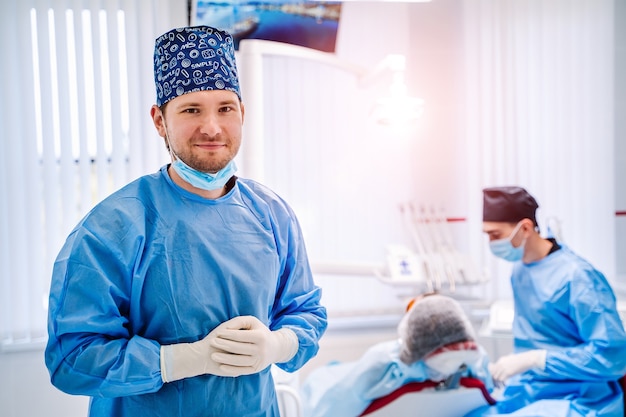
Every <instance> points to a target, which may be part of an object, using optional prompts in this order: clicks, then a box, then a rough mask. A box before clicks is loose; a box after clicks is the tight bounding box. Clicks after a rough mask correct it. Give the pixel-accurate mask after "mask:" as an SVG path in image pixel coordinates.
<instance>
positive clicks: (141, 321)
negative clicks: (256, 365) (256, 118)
mask: <svg viewBox="0 0 626 417" xmlns="http://www.w3.org/2000/svg"><path fill="white" fill-rule="evenodd" d="M320 297H321V290H320V289H319V288H318V287H317V286H315V285H314V282H313V279H312V274H311V271H310V267H309V263H308V259H307V255H306V250H305V245H304V242H303V240H302V234H301V231H300V227H299V225H298V223H297V220H296V217H295V215H294V213H293V212H292V210H291V209H290V208H289V207H288V205H287V204H286V203H285V202H284V201H283V200H282V199H281V198H279V197H278V196H277V195H276V194H274V193H273V192H272V191H270V190H269V189H267V188H266V187H264V186H262V185H260V184H258V183H256V182H254V181H251V180H246V179H237V181H236V184H235V186H234V188H233V189H232V190H231V191H229V192H228V194H226V195H225V196H223V197H221V198H219V199H217V200H207V199H204V198H202V197H200V196H197V195H195V194H193V193H189V192H187V191H185V190H183V189H182V188H180V187H178V186H177V185H175V184H174V183H173V182H172V180H171V179H170V177H169V175H168V173H167V167H163V168H161V170H160V171H159V172H157V173H155V174H153V175H148V176H145V177H142V178H140V179H138V180H136V181H134V182H133V183H131V184H129V185H127V186H126V187H124V188H122V189H121V190H119V191H118V192H116V193H114V194H113V195H111V196H110V197H108V198H107V199H105V200H104V201H103V202H102V203H100V204H99V205H97V206H96V207H95V208H94V209H93V210H92V211H91V212H90V213H89V214H88V215H87V216H86V217H85V218H84V219H83V220H82V221H81V222H80V223H79V224H78V226H77V227H76V228H75V229H74V230H73V231H72V232H71V234H70V236H69V237H68V239H67V241H66V243H65V245H64V246H63V248H62V250H61V252H60V253H59V255H58V258H57V260H56V262H55V265H54V271H53V276H52V284H51V290H50V303H49V320H48V332H49V341H48V345H47V347H46V352H45V361H46V365H47V367H48V369H49V372H50V375H51V380H52V383H53V384H54V385H55V386H56V387H58V388H59V389H61V390H63V391H65V392H67V393H71V394H80V395H87V396H91V397H92V400H91V402H90V414H89V415H90V416H91V417H100V416H115V417H125V416H128V417H137V416H163V417H175V416H181V417H182V416H184V417H194V416H203V417H209V416H216V417H217V416H220V417H227V416H233V417H234V416H237V417H241V416H248V417H254V416H275V417H277V416H278V406H277V401H276V395H275V392H274V385H273V383H272V378H271V375H270V368H269V367H268V368H267V369H265V370H264V371H262V372H260V373H258V374H254V375H247V376H241V377H237V378H225V377H219V376H214V375H202V376H198V377H194V378H187V379H183V380H179V381H175V382H172V383H167V384H164V383H163V382H162V380H161V371H160V363H159V352H160V346H161V345H167V344H172V343H181V342H195V341H197V340H200V339H202V338H204V337H205V336H206V335H207V334H208V333H209V332H210V331H211V330H212V329H214V328H215V327H216V326H217V325H219V324H220V323H222V322H224V321H226V320H229V319H231V318H233V317H236V316H243V315H253V316H256V317H257V318H259V319H260V320H261V321H262V322H264V323H265V324H266V325H268V326H269V327H270V328H271V329H278V328H281V327H284V326H288V327H290V328H291V329H292V330H294V331H295V333H296V334H297V336H298V340H299V344H300V347H299V350H298V352H297V353H296V355H295V356H294V357H293V359H291V360H290V361H289V362H287V363H284V364H280V365H279V366H280V367H281V368H283V369H285V370H287V371H294V370H296V369H298V368H300V367H301V366H302V365H304V363H305V362H307V361H308V360H309V359H310V358H311V357H312V356H314V355H315V354H316V352H317V350H318V340H319V338H320V337H321V335H322V334H323V333H324V331H325V329H326V310H325V308H324V307H322V306H321V305H320V303H319V302H320Z"/></svg>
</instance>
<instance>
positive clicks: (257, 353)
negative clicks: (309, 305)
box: [211, 316, 299, 376]
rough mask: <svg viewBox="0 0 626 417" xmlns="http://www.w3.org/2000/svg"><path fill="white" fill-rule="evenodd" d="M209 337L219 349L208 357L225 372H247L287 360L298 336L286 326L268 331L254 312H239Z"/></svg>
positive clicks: (238, 374) (235, 373)
mask: <svg viewBox="0 0 626 417" xmlns="http://www.w3.org/2000/svg"><path fill="white" fill-rule="evenodd" d="M224 324H225V325H226V326H224V327H222V328H221V329H220V331H219V332H218V333H217V334H216V336H217V337H216V338H215V339H212V340H211V345H212V346H213V347H214V348H216V349H218V350H219V351H221V352H216V353H213V354H212V355H211V358H212V359H213V360H214V361H215V362H218V363H220V364H221V366H220V370H221V371H222V372H223V373H226V374H227V375H229V376H240V375H250V374H255V373H257V372H260V371H262V370H263V369H265V368H267V367H268V366H270V365H271V364H273V363H282V362H287V361H289V360H290V359H291V358H293V357H294V355H295V354H296V352H297V351H298V347H299V344H298V336H296V334H295V332H294V331H293V330H291V329H288V328H282V329H278V330H275V331H271V330H270V329H269V328H268V327H267V326H266V325H265V324H263V323H262V322H261V321H260V320H259V319H257V318H256V317H254V316H239V317H235V318H233V319H231V320H228V321H227V322H224Z"/></svg>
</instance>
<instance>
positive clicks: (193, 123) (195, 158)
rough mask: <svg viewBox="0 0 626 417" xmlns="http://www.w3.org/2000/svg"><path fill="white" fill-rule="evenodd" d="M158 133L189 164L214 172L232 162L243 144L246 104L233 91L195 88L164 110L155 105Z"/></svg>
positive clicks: (153, 116) (153, 109)
mask: <svg viewBox="0 0 626 417" xmlns="http://www.w3.org/2000/svg"><path fill="white" fill-rule="evenodd" d="M151 114H152V118H153V122H154V125H155V127H156V128H157V130H158V132H159V135H161V137H164V138H165V139H166V140H167V141H168V143H169V146H170V148H171V151H172V152H173V153H174V155H172V158H174V157H178V158H180V159H181V160H182V161H183V162H184V163H186V164H187V165H189V166H190V167H192V168H194V169H196V170H198V171H202V172H211V173H215V172H217V171H219V170H220V169H222V168H224V167H225V166H226V165H227V164H228V162H230V161H231V160H232V159H233V158H234V157H235V155H237V152H238V151H239V147H240V145H241V131H242V124H243V115H244V108H243V105H242V104H241V103H240V101H239V98H238V97H237V95H236V94H235V93H233V92H232V91H226V90H210V91H196V92H192V93H187V94H183V95H182V96H178V97H176V98H174V99H172V100H170V101H169V102H168V103H167V106H166V109H165V111H164V112H161V110H160V109H159V108H158V107H156V106H153V108H152V113H151Z"/></svg>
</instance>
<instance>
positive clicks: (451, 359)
mask: <svg viewBox="0 0 626 417" xmlns="http://www.w3.org/2000/svg"><path fill="white" fill-rule="evenodd" d="M398 333H399V336H400V340H401V350H400V360H401V361H402V362H404V363H406V364H408V365H410V364H413V363H415V362H417V361H419V360H423V361H424V362H425V364H426V365H427V367H428V368H429V370H431V371H432V375H431V378H445V377H447V376H449V375H451V374H453V373H455V372H457V371H458V370H459V368H460V367H461V366H462V365H464V364H465V365H468V366H470V365H471V364H472V363H474V362H476V361H477V360H479V358H480V353H479V350H478V346H477V344H476V337H475V335H474V329H473V327H472V324H471V323H470V321H469V319H468V318H467V315H466V314H465V312H464V311H463V308H462V307H461V305H460V304H459V303H458V302H457V301H456V300H454V299H453V298H450V297H447V296H444V295H439V294H432V295H427V296H423V297H422V298H419V299H417V300H416V301H415V302H414V303H413V304H412V305H410V307H409V310H408V311H407V313H406V314H405V315H404V317H403V318H402V320H401V321H400V324H399V325H398Z"/></svg>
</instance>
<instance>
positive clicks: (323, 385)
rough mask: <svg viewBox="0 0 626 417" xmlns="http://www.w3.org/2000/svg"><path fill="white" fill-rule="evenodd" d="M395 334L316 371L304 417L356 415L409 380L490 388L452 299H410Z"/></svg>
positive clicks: (481, 356)
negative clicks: (470, 381)
mask: <svg viewBox="0 0 626 417" xmlns="http://www.w3.org/2000/svg"><path fill="white" fill-rule="evenodd" d="M398 336H399V339H398V340H392V341H388V342H382V343H379V344H376V345H374V346H372V347H371V348H369V349H368V350H367V351H366V352H365V353H364V354H363V356H361V358H359V359H358V360H357V361H354V362H346V363H334V364H330V365H328V366H324V367H321V368H318V369H316V370H314V371H313V372H312V373H311V374H310V375H309V377H308V378H307V379H306V380H305V381H304V383H303V386H302V390H301V395H302V405H303V413H304V416H305V417H331V416H332V417H357V416H360V415H361V414H362V413H363V411H364V410H366V409H367V408H368V406H369V405H370V404H371V403H372V402H373V401H374V400H376V399H377V398H380V397H383V396H385V395H387V394H390V393H392V392H393V391H395V390H397V389H398V388H400V387H402V386H403V385H405V384H408V383H411V382H423V381H435V382H438V383H439V385H440V387H441V388H443V389H447V388H455V386H454V385H458V382H459V379H460V378H461V377H471V378H478V379H480V380H482V381H483V383H484V384H485V387H486V388H487V390H489V391H491V390H492V388H493V383H492V380H491V378H490V377H489V374H488V371H487V363H488V358H487V355H486V353H485V351H484V350H483V349H482V348H481V347H480V346H479V345H478V344H477V343H476V338H475V336H474V330H473V328H472V325H471V323H470V322H469V319H468V318H467V316H466V315H465V312H464V311H463V309H462V307H461V306H460V305H459V303H458V302H457V301H456V300H454V299H453V298H450V297H447V296H443V295H439V294H427V295H422V296H420V297H418V298H416V299H415V300H413V301H412V303H410V304H409V306H408V307H407V312H406V314H405V315H404V316H403V318H402V319H401V321H400V324H399V325H398ZM468 411H469V410H468Z"/></svg>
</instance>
